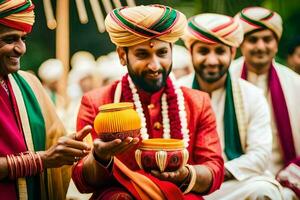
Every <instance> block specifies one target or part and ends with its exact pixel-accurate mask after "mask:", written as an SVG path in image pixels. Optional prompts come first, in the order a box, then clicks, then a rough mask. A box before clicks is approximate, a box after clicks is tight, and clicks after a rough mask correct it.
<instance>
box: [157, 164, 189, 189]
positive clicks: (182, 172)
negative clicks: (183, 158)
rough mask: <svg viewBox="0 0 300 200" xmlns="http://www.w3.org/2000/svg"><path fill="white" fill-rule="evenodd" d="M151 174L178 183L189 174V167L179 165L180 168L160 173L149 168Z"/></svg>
mask: <svg viewBox="0 0 300 200" xmlns="http://www.w3.org/2000/svg"><path fill="white" fill-rule="evenodd" d="M151 174H152V175H153V176H155V177H156V178H158V179H160V180H163V181H170V182H172V183H175V184H177V185H180V184H181V183H182V182H183V181H184V180H185V178H186V177H187V176H188V175H189V169H188V168H187V167H181V168H180V169H178V170H177V171H174V172H162V173H161V172H159V171H156V170H151Z"/></svg>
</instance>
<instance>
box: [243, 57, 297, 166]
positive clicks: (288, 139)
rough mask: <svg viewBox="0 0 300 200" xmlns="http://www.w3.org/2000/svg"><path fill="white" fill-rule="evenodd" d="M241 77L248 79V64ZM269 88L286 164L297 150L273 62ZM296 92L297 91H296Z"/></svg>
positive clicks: (270, 70)
mask: <svg viewBox="0 0 300 200" xmlns="http://www.w3.org/2000/svg"><path fill="white" fill-rule="evenodd" d="M241 78H243V79H245V80H247V66H246V63H244V65H243V70H242V75H241ZM268 88H269V90H270V93H271V100H272V105H273V112H274V116H275V122H276V126H277V129H278V135H279V139H280V144H281V147H282V150H283V155H284V163H285V166H286V165H288V164H289V163H290V162H291V161H292V160H293V159H295V158H296V150H295V146H294V140H293V132H292V127H291V122H290V117H289V112H288V108H287V105H286V101H285V98H284V93H283V90H282V87H281V84H280V80H279V77H278V75H277V72H276V70H275V68H274V66H273V64H271V67H270V69H269V76H268ZM295 92H296V91H295Z"/></svg>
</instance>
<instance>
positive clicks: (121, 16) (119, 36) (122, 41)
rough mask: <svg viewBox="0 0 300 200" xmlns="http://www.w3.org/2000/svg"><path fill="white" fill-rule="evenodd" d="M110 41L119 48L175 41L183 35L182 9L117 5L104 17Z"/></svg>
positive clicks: (184, 21)
mask: <svg viewBox="0 0 300 200" xmlns="http://www.w3.org/2000/svg"><path fill="white" fill-rule="evenodd" d="M105 26H106V30H107V32H108V33H109V36H110V38H111V41H112V42H113V43H114V44H115V45H117V46H120V47H129V46H133V45H136V44H140V43H142V42H145V41H148V40H151V39H154V38H155V39H159V40H162V41H165V42H170V43H174V42H175V41H176V40H178V39H179V38H180V37H181V36H182V35H183V34H184V29H185V27H186V17H185V15H184V14H182V13H181V12H179V11H177V10H175V9H173V8H171V7H167V6H163V5H148V6H136V7H129V8H126V7H125V8H117V9H114V10H113V11H112V12H110V13H109V14H108V15H107V17H106V19H105Z"/></svg>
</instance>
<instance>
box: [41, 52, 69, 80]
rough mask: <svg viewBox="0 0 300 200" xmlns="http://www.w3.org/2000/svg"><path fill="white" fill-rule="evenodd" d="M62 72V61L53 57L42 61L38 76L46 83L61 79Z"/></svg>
mask: <svg viewBox="0 0 300 200" xmlns="http://www.w3.org/2000/svg"><path fill="white" fill-rule="evenodd" d="M63 73H64V67H63V63H62V62H61V61H60V60H58V59H55V58H51V59H48V60H46V61H45V62H43V63H42V64H41V66H40V68H39V70H38V75H39V77H40V78H41V79H42V80H43V82H46V83H52V82H55V81H58V80H59V79H61V77H62V75H63Z"/></svg>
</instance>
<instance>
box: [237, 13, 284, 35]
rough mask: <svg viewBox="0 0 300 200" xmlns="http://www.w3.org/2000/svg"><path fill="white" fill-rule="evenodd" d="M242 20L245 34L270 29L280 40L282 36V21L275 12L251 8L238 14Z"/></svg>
mask: <svg viewBox="0 0 300 200" xmlns="http://www.w3.org/2000/svg"><path fill="white" fill-rule="evenodd" d="M236 17H237V18H239V19H240V22H241V24H242V27H243V30H244V34H246V33H249V32H251V31H253V30H257V29H264V28H265V29H270V30H271V31H273V32H274V33H275V35H276V36H277V39H278V40H279V39H280V38H281V35H282V19H281V17H280V15H279V14H278V13H276V12H274V11H271V10H268V9H266V8H262V7H249V8H245V9H243V10H242V11H241V12H240V13H238V14H237V16H236Z"/></svg>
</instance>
